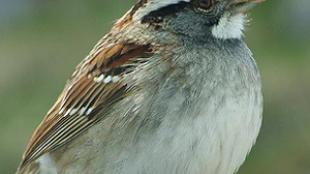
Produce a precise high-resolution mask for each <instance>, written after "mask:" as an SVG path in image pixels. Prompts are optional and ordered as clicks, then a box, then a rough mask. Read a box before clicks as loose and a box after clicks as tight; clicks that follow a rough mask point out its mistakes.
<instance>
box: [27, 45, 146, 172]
mask: <svg viewBox="0 0 310 174" xmlns="http://www.w3.org/2000/svg"><path fill="white" fill-rule="evenodd" d="M90 55H92V56H89V57H87V58H86V59H85V60H84V61H82V63H81V64H80V65H79V66H78V67H77V69H76V71H75V72H74V73H73V76H72V77H71V79H70V81H69V83H68V85H67V86H66V87H65V89H64V91H63V92H62V94H61V95H60V97H59V98H58V100H57V101H56V103H55V104H54V106H53V107H52V109H51V110H50V111H49V112H48V114H47V116H46V117H45V119H44V120H43V121H42V122H41V124H40V125H39V126H38V128H37V129H36V131H35V132H34V134H33V135H32V137H31V139H30V142H29V144H28V146H27V149H26V151H25V153H24V156H23V161H22V164H21V167H23V166H25V165H26V164H27V163H29V162H31V161H33V160H35V159H37V158H38V157H39V156H41V155H42V154H44V153H47V152H50V151H52V150H55V149H57V148H58V147H60V146H62V145H64V144H66V143H68V142H70V141H72V140H73V139H74V138H75V137H76V136H77V135H79V134H80V133H82V132H84V131H85V130H87V129H88V128H89V127H91V126H93V125H94V124H96V122H98V121H100V120H101V119H102V118H104V115H102V114H98V113H99V111H102V110H104V109H108V108H109V107H110V106H111V105H113V103H114V102H117V101H119V100H120V99H121V98H122V97H123V96H124V94H125V93H126V84H125V83H124V82H123V81H122V78H123V77H124V76H125V75H126V73H128V72H130V71H128V69H129V68H130V69H131V71H132V68H134V67H136V66H138V65H139V62H145V59H146V58H148V57H150V56H151V55H152V50H151V46H150V45H136V44H115V45H113V46H109V47H105V46H104V45H100V44H99V45H97V47H95V50H93V51H92V52H91V54H90ZM133 62H135V63H134V64H133ZM126 64H131V65H130V66H127V65H126ZM115 76H117V78H114V80H115V79H116V80H115V81H111V80H110V79H106V80H105V81H104V78H112V77H115ZM105 82H107V83H105ZM100 113H102V112H100Z"/></svg>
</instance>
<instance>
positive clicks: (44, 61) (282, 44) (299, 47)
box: [0, 0, 310, 174]
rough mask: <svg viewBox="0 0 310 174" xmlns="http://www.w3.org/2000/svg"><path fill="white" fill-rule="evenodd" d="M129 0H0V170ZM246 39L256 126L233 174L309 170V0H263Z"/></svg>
mask: <svg viewBox="0 0 310 174" xmlns="http://www.w3.org/2000/svg"><path fill="white" fill-rule="evenodd" d="M132 4H133V0H131V1H124V0H113V1H112V0H92V1H87V0H62V1H61V0H0V173H1V174H6V173H14V171H15V169H16V167H17V165H18V163H19V160H20V158H21V154H22V152H23V150H24V147H25V145H26V142H27V139H29V137H30V135H31V133H32V131H33V130H34V128H35V127H36V126H37V125H38V123H39V122H40V120H41V119H42V117H43V116H44V115H45V113H46V112H47V111H48V109H49V107H50V106H51V105H52V104H53V102H54V101H55V99H56V97H57V95H58V94H59V92H60V91H61V90H62V88H63V86H64V84H65V81H66V79H67V77H69V76H70V74H71V73H72V72H73V69H74V67H75V66H76V65H77V63H78V62H79V61H81V59H82V58H83V57H85V55H87V53H88V51H89V50H90V49H91V48H92V46H93V45H94V44H95V43H96V42H97V41H98V40H99V38H100V37H101V36H103V34H104V33H105V32H107V31H108V29H109V27H111V25H112V23H113V21H115V19H117V18H119V17H121V15H122V14H123V13H124V12H125V11H126V10H127V9H128V8H129V7H130V6H131V5H132ZM249 17H250V19H251V22H250V25H248V30H247V32H246V36H247V41H248V44H249V46H250V47H251V49H252V51H253V52H254V54H255V57H256V60H257V62H258V65H259V67H260V70H261V73H262V78H263V83H264V95H265V112H264V123H263V127H262V132H261V134H260V137H259V139H258V142H257V144H256V146H255V147H254V149H253V151H252V152H251V155H250V156H249V157H248V160H247V161H246V163H245V164H244V165H243V166H242V168H241V170H240V172H239V174H250V173H251V174H309V173H310V1H309V0H298V1H283V0H269V1H267V2H265V3H264V4H262V5H260V6H258V7H257V8H255V9H254V10H253V11H252V13H251V14H250V15H249Z"/></svg>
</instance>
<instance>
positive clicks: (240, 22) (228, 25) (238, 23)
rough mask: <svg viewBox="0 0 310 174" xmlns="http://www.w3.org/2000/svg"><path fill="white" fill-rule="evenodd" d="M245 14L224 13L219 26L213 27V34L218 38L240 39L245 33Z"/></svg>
mask: <svg viewBox="0 0 310 174" xmlns="http://www.w3.org/2000/svg"><path fill="white" fill-rule="evenodd" d="M244 23H245V16H244V15H243V14H237V15H234V16H230V15H228V14H226V15H225V14H224V16H223V17H222V18H221V19H220V21H219V23H218V25H217V26H214V27H213V29H212V34H213V36H214V37H216V38H218V39H240V38H241V37H242V35H243V30H244Z"/></svg>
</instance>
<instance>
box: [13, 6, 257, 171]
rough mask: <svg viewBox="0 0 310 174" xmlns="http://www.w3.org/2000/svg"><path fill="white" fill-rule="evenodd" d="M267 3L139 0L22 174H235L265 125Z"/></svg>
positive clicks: (70, 89) (80, 77)
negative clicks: (254, 23)
mask: <svg viewBox="0 0 310 174" xmlns="http://www.w3.org/2000/svg"><path fill="white" fill-rule="evenodd" d="M261 2H263V0H139V1H137V2H136V3H135V4H134V5H133V7H132V8H130V10H129V11H128V12H126V13H125V15H124V16H123V17H121V18H120V19H119V20H117V21H116V22H115V23H114V25H113V26H112V28H111V30H110V31H109V32H108V33H107V34H106V35H104V36H103V37H102V39H100V40H99V42H98V43H97V44H96V45H95V47H94V48H93V49H92V50H91V51H90V53H89V54H88V56H87V57H86V58H84V59H83V60H82V61H81V62H80V63H79V64H78V65H77V67H76V68H75V70H74V72H73V74H72V76H71V77H70V78H69V80H68V81H67V83H66V85H65V87H64V90H63V91H62V92H61V94H60V95H59V97H58V99H57V101H56V102H55V104H54V105H53V106H52V108H51V109H50V110H49V111H48V113H47V114H46V116H45V118H44V119H43V121H42V122H41V123H40V125H39V126H38V127H37V129H36V130H35V131H34V133H33V135H32V136H31V138H30V140H29V143H28V145H27V147H26V150H25V152H24V154H23V157H22V160H21V163H20V165H19V167H18V169H17V174H87V173H91V174H233V173H236V172H237V171H238V169H239V168H240V166H241V165H242V164H243V163H244V161H245V159H246V157H247V155H248V153H249V152H250V150H251V148H252V146H253V145H254V144H255V142H256V139H257V137H258V135H259V132H260V128H261V124H262V113H263V97H262V87H261V86H262V84H261V76H260V72H259V70H258V67H257V64H256V62H255V59H254V56H253V53H252V52H251V50H250V49H249V48H248V46H247V44H246V43H245V41H244V38H245V37H244V29H245V26H246V24H247V21H248V19H247V12H248V11H249V10H250V9H252V7H254V6H256V5H257V4H259V3H261Z"/></svg>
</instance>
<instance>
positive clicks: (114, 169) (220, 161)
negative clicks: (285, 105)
mask: <svg viewBox="0 0 310 174" xmlns="http://www.w3.org/2000/svg"><path fill="white" fill-rule="evenodd" d="M206 93H208V94H203V92H202V94H201V97H200V100H198V101H196V102H195V103H193V104H190V102H189V104H188V105H187V106H183V105H184V102H185V100H186V98H184V96H183V95H174V96H172V97H171V100H170V101H168V102H167V103H163V104H160V105H158V106H156V107H157V109H166V110H165V111H164V112H162V111H159V110H158V111H156V110H153V112H152V113H146V114H150V115H151V117H150V118H148V119H141V118H132V120H131V121H128V120H127V121H126V122H122V121H119V120H120V119H121V118H117V119H114V118H113V117H111V118H107V119H105V120H104V121H103V122H101V123H99V124H98V125H96V126H94V127H93V128H91V129H90V130H89V131H88V132H87V133H86V134H84V135H83V136H81V137H80V138H78V139H77V140H75V141H74V142H72V143H71V144H69V145H67V146H65V147H63V148H61V149H60V150H57V151H55V152H52V153H50V154H48V155H44V156H43V157H41V158H40V159H44V161H43V160H41V161H42V167H41V168H42V170H43V171H42V173H53V172H56V171H57V173H63V174H77V173H83V174H86V173H92V174H95V173H96V174H103V173H104V174H233V173H234V172H235V171H236V170H237V169H238V168H239V167H240V165H241V164H242V163H243V162H244V160H245V158H246V155H247V153H248V152H249V151H250V149H251V147H252V145H253V144H254V143H255V140H256V137H257V135H258V132H259V129H260V126H261V110H262V108H261V100H262V98H261V94H260V89H259V88H257V89H255V88H253V89H250V90H248V91H246V92H242V93H240V94H236V95H235V94H228V95H227V91H218V92H216V94H215V95H214V93H213V95H211V96H210V95H209V93H210V91H206ZM173 98H174V99H173ZM176 99H177V100H176ZM128 105H130V104H129V103H128ZM162 105H165V106H162ZM120 112H121V111H120ZM154 112H155V113H154ZM156 112H157V113H156ZM157 114H164V115H165V117H161V119H160V120H156V119H154V118H152V117H155V116H156V115H157ZM115 122H118V123H117V125H115ZM40 159H39V161H40ZM47 159H48V160H47ZM43 166H45V167H43ZM44 171H45V172H44ZM47 171H49V172H47Z"/></svg>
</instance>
